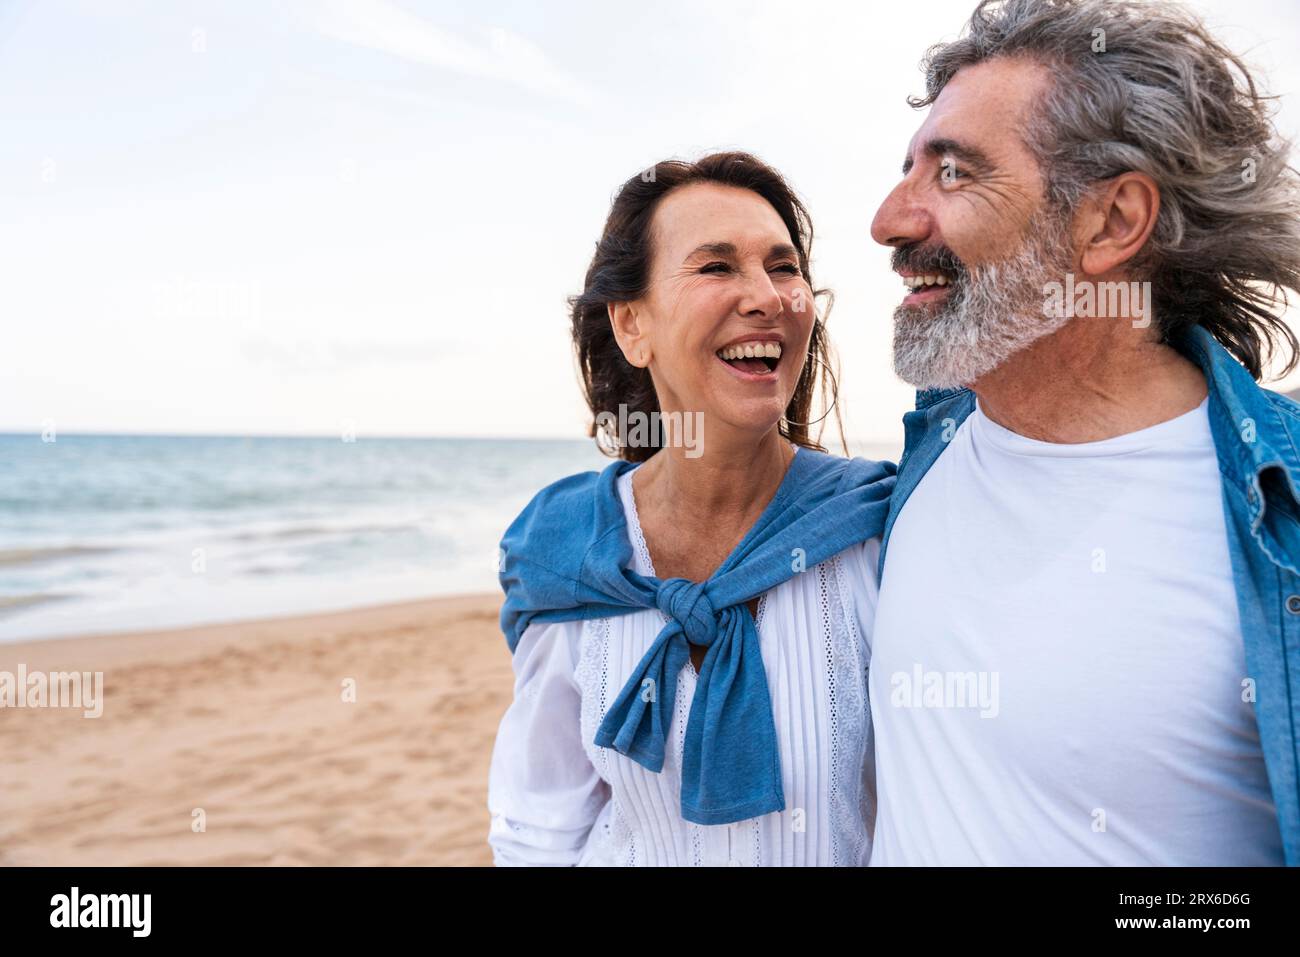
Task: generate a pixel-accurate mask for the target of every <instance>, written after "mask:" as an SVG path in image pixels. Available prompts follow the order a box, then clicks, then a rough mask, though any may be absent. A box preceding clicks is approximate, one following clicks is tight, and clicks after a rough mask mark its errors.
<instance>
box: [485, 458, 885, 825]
mask: <svg viewBox="0 0 1300 957" xmlns="http://www.w3.org/2000/svg"><path fill="white" fill-rule="evenodd" d="M633 467H634V465H633V464H632V463H630V462H624V461H619V462H613V463H611V464H610V465H609V466H607V467H606V468H605V469H604V470H603V471H601V472H584V473H581V474H579V475H572V476H570V477H568V478H566V479H562V480H560V481H558V482H555V483H554V484H552V485H549V486H547V487H546V488H544V489H543V490H542V491H541V492H539V493H538V494H537V495H536V496H535V497H534V498H533V500H532V501H531V502H530V503H529V504H528V506H527V507H526V508H525V509H524V510H523V511H522V512H521V513H520V514H519V516H518V518H516V519H515V520H514V522H513V523H511V525H510V527H509V528H508V529H507V530H506V533H505V537H504V538H503V539H502V540H501V555H500V579H501V587H502V589H503V590H504V591H505V604H504V605H503V606H502V609H501V629H502V631H504V632H505V635H506V641H507V643H508V644H509V646H510V651H511V652H512V653H513V652H514V650H515V648H516V647H517V646H518V644H519V639H520V636H522V635H523V633H524V630H525V629H526V628H527V627H528V626H529V625H530V624H533V623H542V622H556V621H575V620H579V619H586V618H604V617H609V616H613V615H627V614H631V613H632V612H635V611H639V610H641V609H644V608H658V609H659V610H660V611H662V612H663V613H664V614H665V615H667V616H668V617H669V621H668V623H667V624H666V625H664V628H663V630H662V631H661V632H660V633H659V635H658V637H657V638H656V639H655V641H654V643H653V644H652V645H651V646H650V649H649V650H648V651H647V652H646V654H645V656H644V657H643V658H642V659H641V661H640V663H639V664H638V665H637V666H636V668H634V669H633V671H632V674H631V676H630V677H629V678H628V681H627V684H626V685H625V686H624V687H623V690H622V691H621V692H620V693H619V695H618V698H617V699H616V700H615V701H614V702H613V704H612V705H611V706H610V708H609V710H608V712H607V713H606V715H605V718H604V720H603V721H602V722H601V724H600V727H599V728H598V730H597V732H596V739H595V743H596V744H597V745H599V746H600V747H605V748H613V749H614V750H616V751H618V752H619V753H620V754H624V755H626V756H627V757H629V758H631V759H632V760H633V761H636V762H637V763H638V764H640V765H642V766H643V767H645V768H646V769H647V770H650V771H654V772H659V771H662V770H663V765H664V750H665V744H666V740H667V734H668V725H669V722H670V720H671V717H672V710H673V702H674V701H675V700H676V697H677V676H678V674H679V672H680V671H681V669H682V668H683V667H684V666H685V664H686V662H687V661H688V660H689V656H690V648H689V646H688V642H690V643H694V644H697V645H703V646H704V647H706V648H707V649H708V651H707V652H706V654H705V657H704V664H703V667H702V668H701V670H700V676H699V681H698V683H697V685H696V689H695V695H694V697H693V699H692V701H691V710H690V715H689V717H688V719H687V722H686V737H685V744H684V750H683V755H682V794H681V799H682V817H683V818H685V819H686V820H688V821H693V822H695V823H696V824H728V823H731V822H733V821H741V820H745V819H746V818H751V817H757V816H759V815H762V814H767V813H769V812H772V811H782V810H785V793H784V789H783V788H782V786H781V764H780V755H779V752H778V749H777V738H776V725H775V722H774V720H773V718H772V703H771V698H770V696H769V694H768V686H767V673H766V671H765V669H764V667H763V659H762V655H761V653H760V649H759V643H758V632H757V630H756V629H755V626H754V618H753V616H752V615H751V614H750V613H749V609H748V608H747V607H746V606H745V603H746V602H747V601H749V600H751V599H754V598H757V597H758V596H760V595H762V594H763V593H764V592H766V591H768V590H770V589H772V588H774V587H775V586H777V585H779V584H781V583H782V582H784V581H787V580H788V579H790V578H793V577H794V576H795V575H796V574H797V573H799V572H801V571H803V570H804V569H805V568H811V567H812V566H814V565H816V564H817V563H819V562H822V561H825V560H826V559H828V558H830V557H831V556H833V555H836V554H838V553H839V552H841V551H843V550H844V549H846V548H849V547H850V546H852V545H855V544H857V543H859V542H862V541H865V540H867V539H869V538H873V537H875V536H878V535H880V534H881V532H882V531H883V529H884V525H885V516H886V514H887V513H888V510H889V495H890V492H891V491H892V489H893V487H894V473H895V471H896V470H895V467H894V465H893V463H891V462H870V461H867V460H864V459H844V458H839V457H837V456H832V455H827V454H824V453H821V452H814V451H812V450H810V449H806V448H799V449H798V450H797V451H796V453H795V457H794V460H793V461H792V462H791V463H790V466H789V468H788V469H787V470H786V474H785V477H784V479H782V481H781V485H780V487H779V488H778V489H777V492H776V495H775V496H773V498H772V501H771V502H770V503H769V504H768V506H767V508H766V509H765V510H764V512H763V514H762V515H761V516H760V517H759V519H758V521H757V522H756V523H755V524H754V526H753V528H751V529H750V530H749V533H748V534H747V535H745V537H744V539H742V540H741V542H740V544H739V545H737V546H736V548H735V550H734V551H733V552H732V553H731V554H730V555H729V556H728V557H727V560H726V561H724V562H723V563H722V565H721V566H720V567H719V568H718V570H717V571H716V572H714V573H713V575H712V576H710V578H709V579H708V580H707V581H704V582H692V581H688V580H687V579H685V578H670V579H668V580H666V581H661V580H660V579H658V578H655V577H653V576H645V575H639V574H637V573H636V572H634V571H632V569H631V565H632V542H631V538H630V536H629V535H628V530H627V519H626V516H625V515H624V514H623V506H622V503H621V501H620V500H619V495H618V484H617V483H618V478H619V476H620V475H621V474H623V472H624V471H626V470H627V469H629V468H633Z"/></svg>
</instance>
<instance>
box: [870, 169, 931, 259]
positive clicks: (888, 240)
mask: <svg viewBox="0 0 1300 957" xmlns="http://www.w3.org/2000/svg"><path fill="white" fill-rule="evenodd" d="M931 227H932V220H931V218H930V214H929V211H928V210H926V209H925V207H924V206H923V205H922V204H921V203H920V202H918V201H917V197H916V196H915V194H914V193H913V191H912V189H911V186H910V185H909V184H908V182H907V181H906V180H904V181H903V182H901V183H899V184H898V185H897V186H895V187H894V188H893V190H891V191H890V193H889V195H888V196H886V197H885V201H884V202H883V203H881V204H880V208H879V209H878V210H876V215H875V218H874V219H872V221H871V238H872V239H874V240H875V241H876V242H878V243H880V245H882V246H904V245H907V244H908V243H918V242H921V241H923V240H924V239H925V238H926V237H928V236H929V234H930V230H931Z"/></svg>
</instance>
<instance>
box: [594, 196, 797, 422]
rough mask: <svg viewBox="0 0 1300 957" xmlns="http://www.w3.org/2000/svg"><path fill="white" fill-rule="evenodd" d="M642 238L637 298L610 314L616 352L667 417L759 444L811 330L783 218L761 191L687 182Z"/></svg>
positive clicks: (786, 397)
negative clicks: (641, 377) (645, 378)
mask: <svg viewBox="0 0 1300 957" xmlns="http://www.w3.org/2000/svg"><path fill="white" fill-rule="evenodd" d="M650 235H651V247H652V253H651V257H650V267H649V283H648V286H647V290H646V293H645V295H644V296H643V297H642V298H641V299H639V300H637V301H636V302H632V303H621V304H617V306H615V307H612V308H611V317H612V318H613V321H614V327H615V332H616V334H617V336H618V340H619V344H620V345H621V346H622V348H623V352H624V354H625V355H626V356H627V357H628V360H629V361H630V362H632V363H633V364H635V365H638V366H646V365H648V366H649V369H650V374H651V377H652V379H653V380H654V385H655V390H656V392H657V393H658V396H659V403H660V408H662V409H663V410H665V411H677V410H680V411H683V412H702V413H703V416H704V417H703V426H704V428H705V430H706V432H708V433H710V434H713V435H717V434H718V433H719V431H722V432H731V431H742V432H752V433H754V436H755V438H757V437H759V436H761V435H763V434H765V433H766V432H767V431H768V430H770V429H771V428H773V427H774V426H775V425H776V424H777V423H778V422H779V421H780V419H781V416H782V414H783V413H784V412H785V408H786V406H787V405H788V404H789V402H790V398H791V396H792V395H793V394H794V389H795V384H796V383H797V382H798V380H799V375H800V372H801V371H802V369H803V365H804V360H805V359H806V357H807V354H808V340H809V337H810V336H811V335H812V328H813V322H814V320H815V312H814V304H813V295H812V289H811V288H810V287H809V285H808V283H807V282H806V281H805V280H804V278H803V275H802V274H801V273H800V272H799V259H798V253H797V251H796V250H795V248H794V245H793V243H792V242H791V240H790V233H789V231H788V230H787V229H786V227H785V224H784V223H783V222H782V221H781V217H780V216H778V215H777V212H776V210H775V209H773V208H772V206H771V205H770V204H769V203H768V202H767V201H766V200H765V199H763V198H762V197H761V196H759V195H758V194H757V193H753V192H751V191H749V190H746V189H739V188H736V187H732V186H722V185H719V184H716V183H692V184H691V185H689V186H683V187H680V188H678V189H675V190H673V191H672V192H671V193H669V194H668V195H667V196H665V197H664V199H663V200H662V201H661V202H660V204H659V206H658V208H657V209H656V210H655V214H654V218H653V220H652V222H651V228H650ZM719 426H722V427H723V428H722V429H721V430H719V428H718V427H719Z"/></svg>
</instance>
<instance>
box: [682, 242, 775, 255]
mask: <svg viewBox="0 0 1300 957" xmlns="http://www.w3.org/2000/svg"><path fill="white" fill-rule="evenodd" d="M736 254H737V249H736V246H735V244H734V243H700V245H698V246H696V247H695V248H694V249H692V250H691V251H690V253H689V254H688V255H687V257H686V258H687V259H692V258H694V257H695V256H701V255H703V256H726V257H728V258H735V256H736ZM798 254H799V250H797V249H795V248H794V247H793V246H791V245H790V244H789V243H777V244H776V245H774V246H773V247H772V248H771V249H770V250H768V253H767V255H768V257H769V258H770V257H772V256H797V255H798Z"/></svg>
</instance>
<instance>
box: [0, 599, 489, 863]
mask: <svg viewBox="0 0 1300 957" xmlns="http://www.w3.org/2000/svg"><path fill="white" fill-rule="evenodd" d="M499 601H500V599H499V597H498V596H495V595H483V596H468V597H462V598H446V599H430V600H424V601H415V602H406V603H401V604H394V605H384V606H377V607H370V608H361V609H355V610H351V611H344V612H334V613H328V614H317V615H303V616H296V617H290V618H277V619H266V620H259V621H253V622H243V623H238V624H220V625H204V626H199V627H192V628H184V629H174V630H166V631H155V632H142V633H139V634H132V635H108V636H100V637H95V636H87V637H81V638H70V639H60V640H51V641H39V642H28V643H22V644H0V672H3V671H8V672H10V673H14V674H16V673H17V670H18V667H19V665H20V664H21V665H24V666H25V668H26V670H27V672H28V673H31V672H34V671H37V670H44V671H46V672H56V671H82V672H86V671H89V672H95V671H101V672H103V689H104V690H103V714H102V715H101V716H100V717H98V718H87V717H85V716H84V714H83V712H82V711H81V710H74V709H68V708H48V707H47V708H30V707H28V708H4V709H0V753H3V754H4V755H5V759H6V761H5V764H6V767H5V786H4V787H3V788H0V864H6V865H118V864H122V865H190V864H221V865H246V864H307V865H359V864H365V865H411V864H419V865H426V864H434V865H490V864H491V853H490V851H489V849H488V847H487V843H486V833H487V825H488V815H487V809H486V794H487V773H488V762H489V759H490V756H491V749H492V742H493V738H494V736H495V734H496V728H497V724H498V722H499V721H500V718H501V715H502V714H503V713H504V711H505V709H506V707H507V705H508V704H509V702H510V698H511V684H512V679H511V669H510V656H509V652H508V651H507V649H506V645H505V641H504V639H503V638H502V637H501V633H500V631H499V630H498V628H497V610H498V608H499ZM349 680H350V681H351V682H352V683H351V684H349ZM351 687H355V701H346V700H344V699H345V697H346V696H347V690H348V688H351ZM194 822H201V823H202V825H203V827H202V829H201V830H198V829H196V824H195V823H194Z"/></svg>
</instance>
